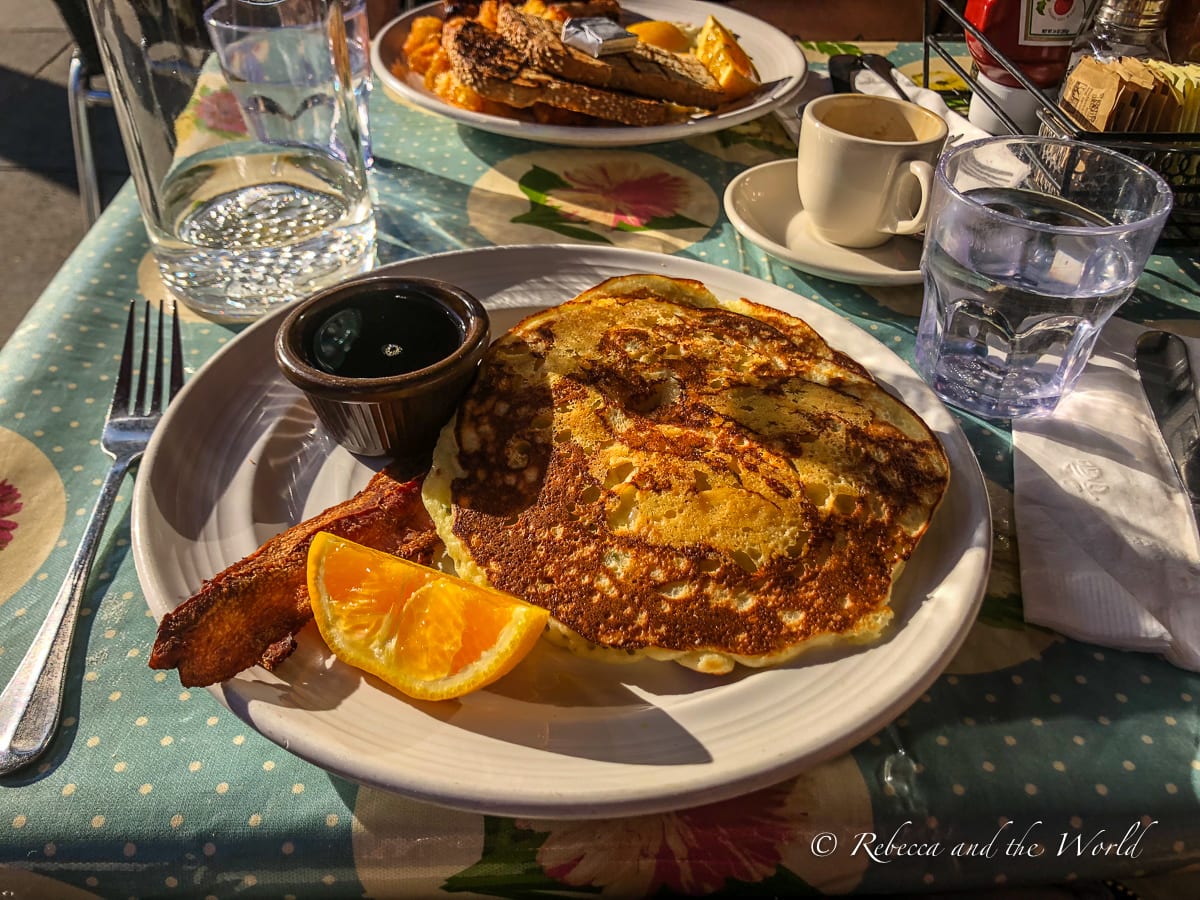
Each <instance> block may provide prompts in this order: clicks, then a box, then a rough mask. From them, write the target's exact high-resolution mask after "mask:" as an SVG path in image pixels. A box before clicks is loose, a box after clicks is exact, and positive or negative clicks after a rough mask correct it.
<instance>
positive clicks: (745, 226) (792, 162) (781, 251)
mask: <svg viewBox="0 0 1200 900" xmlns="http://www.w3.org/2000/svg"><path fill="white" fill-rule="evenodd" d="M798 165H799V162H798V161H797V159H796V158H795V157H794V156H792V157H787V158H785V159H773V160H770V161H769V162H765V163H759V164H758V165H756V166H751V167H750V168H748V169H744V170H743V171H741V172H739V173H738V174H737V175H735V176H734V177H733V178H731V179H730V181H729V184H727V185H726V186H725V191H724V193H723V194H722V198H721V205H722V206H723V208H724V210H725V217H726V218H728V219H729V224H730V225H732V226H733V228H734V230H735V231H737V233H738V234H740V235H741V236H742V237H744V238H745V239H746V240H748V241H749V242H750V243H752V244H754V245H755V246H756V247H758V248H759V249H760V250H762V251H763V252H764V253H766V254H767V255H768V256H771V257H774V258H775V259H777V260H779V261H780V262H781V263H783V264H784V265H786V266H790V267H792V268H794V269H796V270H797V271H800V272H806V273H807V274H809V275H816V276H818V277H820V278H826V279H829V280H830V281H838V282H842V283H844V284H861V285H867V286H881V287H899V286H904V285H912V284H920V283H921V282H922V279H923V275H922V272H921V268H920V265H919V264H918V265H917V267H916V268H914V269H907V270H900V269H896V270H893V271H892V272H891V273H884V272H880V273H879V274H878V275H872V274H870V273H869V272H863V271H861V270H857V271H856V270H854V269H851V268H849V267H846V266H838V265H836V264H822V263H820V262H815V261H810V260H807V259H803V258H801V257H799V256H797V255H796V254H795V253H793V252H792V250H791V248H789V247H786V246H784V245H783V244H780V243H779V242H778V241H775V240H772V238H771V237H770V236H769V235H766V234H764V233H763V232H762V231H760V230H758V229H757V228H753V227H751V225H750V223H749V222H747V221H746V220H745V219H744V218H743V217H742V214H741V213H740V212H739V211H738V209H737V207H736V205H735V199H736V195H737V193H738V191H739V190H741V189H742V188H743V186H744V185H745V184H746V182H747V181H749V180H750V179H751V178H753V177H755V173H758V174H760V175H761V174H762V172H763V170H765V169H768V168H781V169H782V168H784V167H785V166H786V167H789V168H792V169H795V168H796V167H797V166H798ZM816 246H818V247H819V246H820V245H816ZM835 249H836V250H838V251H840V252H842V253H850V252H852V251H849V250H848V249H847V248H835Z"/></svg>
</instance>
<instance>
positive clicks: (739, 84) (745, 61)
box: [694, 16, 758, 100]
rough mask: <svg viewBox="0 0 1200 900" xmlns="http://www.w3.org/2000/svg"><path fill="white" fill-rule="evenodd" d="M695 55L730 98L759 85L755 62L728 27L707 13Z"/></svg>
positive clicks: (697, 39)
mask: <svg viewBox="0 0 1200 900" xmlns="http://www.w3.org/2000/svg"><path fill="white" fill-rule="evenodd" d="M694 52H695V54H696V58H697V59H699V60H700V62H702V63H704V66H705V68H707V69H708V71H709V72H711V73H712V76H713V78H715V79H716V80H717V83H718V84H720V85H721V90H722V91H724V92H725V96H726V97H728V98H729V99H731V100H732V99H734V98H736V97H741V96H743V95H745V94H748V93H750V91H752V90H754V89H755V88H756V87H758V73H757V72H755V70H754V63H752V62H750V57H749V56H747V55H746V51H745V50H743V49H742V47H741V45H740V44H739V43H738V42H737V38H735V37H734V36H733V35H732V34H731V33H730V32H729V29H728V28H726V27H725V26H724V25H722V24H721V23H720V22H718V21H717V20H716V18H714V17H713V16H709V17H708V19H707V20H706V21H705V22H704V27H703V28H701V29H700V34H699V36H698V37H697V38H696V49H695V51H694Z"/></svg>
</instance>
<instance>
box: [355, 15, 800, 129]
mask: <svg viewBox="0 0 1200 900" xmlns="http://www.w3.org/2000/svg"><path fill="white" fill-rule="evenodd" d="M428 16H435V17H438V18H442V17H443V4H442V3H441V2H435V3H430V4H427V5H425V6H421V7H418V8H416V9H413V10H410V11H409V12H406V13H405V14H403V15H401V16H399V17H398V18H396V19H394V20H392V21H391V22H389V23H388V24H387V25H385V26H384V27H383V28H382V29H380V31H379V33H378V34H377V35H376V36H375V38H374V39H373V40H372V42H371V64H372V67H373V68H374V70H375V74H376V75H377V76H378V77H379V79H380V81H381V82H382V83H383V85H384V88H385V92H386V93H388V94H389V95H390V96H392V97H395V98H399V99H400V100H402V101H407V102H409V103H412V104H414V105H416V106H418V107H420V108H422V109H425V110H428V111H430V112H434V113H438V114H440V115H444V116H446V117H448V118H450V119H452V120H454V121H456V122H458V123H460V124H462V125H467V126H470V127H473V128H478V129H480V130H482V131H488V132H491V133H493V134H501V135H507V136H509V137H519V138H524V139H526V140H532V141H539V142H542V143H550V144H562V145H566V146H577V147H624V146H639V145H643V144H653V143H659V142H662V141H672V140H682V139H686V138H689V137H695V136H698V135H702V134H708V133H711V132H714V131H719V130H721V129H723V128H729V127H731V126H733V125H739V124H741V123H743V122H749V121H752V120H754V119H756V118H758V117H760V116H763V115H766V114H767V113H769V112H771V111H773V110H775V109H777V108H779V107H780V106H783V105H784V104H786V103H788V102H789V101H793V100H795V98H796V97H797V95H798V94H799V93H800V90H801V89H802V88H803V86H804V81H805V78H806V77H807V75H808V63H807V61H806V59H805V57H804V53H803V52H802V51H801V50H800V47H799V46H798V45H797V43H796V42H795V41H794V40H793V39H792V38H791V37H789V36H788V35H787V34H785V33H784V32H782V31H780V30H779V29H778V28H775V27H774V26H772V25H770V24H768V23H766V22H764V21H762V20H761V19H758V18H755V17H754V16H751V15H748V14H746V13H742V12H739V11H737V10H734V9H729V8H728V7H725V6H719V5H716V4H712V3H704V2H696V0H628V2H624V3H622V4H621V16H622V24H626V25H628V24H631V23H632V22H636V21H640V20H645V19H655V20H660V21H665V22H673V23H677V24H679V25H680V26H682V28H683V29H684V30H685V31H689V32H693V33H694V32H695V31H698V30H699V29H700V28H701V27H702V26H703V25H704V23H705V21H706V19H707V18H708V17H709V16H714V17H716V18H717V20H718V21H719V22H720V23H721V24H722V25H724V26H725V27H726V28H727V29H728V30H729V32H731V33H732V34H733V35H734V36H735V37H736V39H737V43H738V46H740V48H741V49H742V50H744V51H745V53H746V55H747V56H748V57H749V58H750V61H751V62H752V63H753V66H754V69H755V72H756V74H757V76H758V80H759V82H760V87H759V88H757V89H756V90H754V91H751V92H750V93H749V94H746V95H745V96H743V97H740V98H738V99H735V100H732V101H730V102H726V103H723V104H720V105H718V106H716V107H715V108H713V109H711V110H702V109H697V110H695V112H694V113H692V114H681V112H680V109H679V107H678V106H677V105H673V104H672V103H670V102H668V101H667V100H664V99H660V98H661V97H662V93H661V92H660V90H659V89H658V87H657V86H654V85H651V86H649V87H648V89H646V90H643V91H642V96H636V95H634V93H633V92H632V90H612V89H605V88H599V87H595V86H594V84H593V85H587V84H582V83H577V82H576V81H574V80H572V79H574V78H576V77H581V76H578V75H576V74H574V73H571V74H570V75H568V76H562V75H559V74H557V73H547V72H544V71H541V70H539V69H536V68H533V67H532V66H526V65H524V64H523V62H522V61H524V63H528V62H529V59H528V54H527V53H525V52H524V50H522V51H521V52H518V53H515V54H514V64H513V66H512V67H511V69H510V70H505V69H504V68H503V67H500V68H497V69H496V70H495V71H493V72H489V73H487V79H488V80H489V81H491V82H493V83H496V84H499V85H503V86H504V88H505V91H506V93H505V95H504V96H505V99H507V100H510V101H512V103H514V104H517V105H519V106H521V107H523V108H520V109H514V110H513V111H512V112H511V113H509V112H508V111H506V109H505V106H506V105H505V104H492V103H487V104H484V106H485V108H486V109H488V110H489V111H476V110H474V109H467V108H464V107H463V106H459V105H455V104H454V103H451V102H448V101H447V100H446V99H444V98H443V96H441V95H439V93H438V92H435V91H433V90H430V89H429V88H427V87H426V84H425V81H426V79H425V78H424V77H423V76H422V75H421V74H420V73H418V72H416V71H413V69H412V68H411V67H410V65H409V60H408V58H407V56H406V54H405V51H404V45H405V42H406V41H407V40H408V38H409V35H410V34H411V33H412V31H413V28H414V23H417V22H418V20H420V19H421V18H422V17H428ZM469 24H470V25H472V26H474V24H475V23H473V22H472V23H469ZM418 27H420V26H418ZM475 34H476V36H477V37H480V38H487V39H490V38H491V34H490V33H488V32H486V30H485V29H480V28H476V29H475ZM443 43H445V42H443ZM495 49H496V48H492V47H490V46H489V47H488V48H487V52H486V53H484V54H482V55H486V56H488V57H494V56H496V54H495V53H494V52H493V51H494V50H495ZM653 52H658V51H653ZM619 55H620V54H618V56H619ZM606 59H608V57H599V60H600V61H604V60H606ZM694 61H695V60H694V58H692V59H691V60H685V62H692V63H694ZM614 62H619V60H614ZM518 65H519V66H520V72H519V73H518V72H517V71H516V68H517V66H518ZM531 68H533V71H531ZM509 85H513V87H512V89H511V91H509V90H508V88H509ZM475 86H476V83H475V82H473V83H472V87H475ZM635 87H636V85H635ZM539 90H542V91H544V94H543V97H544V98H549V97H551V96H553V97H555V98H560V97H569V98H570V100H569V101H568V102H569V103H570V107H569V109H568V111H567V112H568V113H570V112H571V111H582V110H586V109H593V108H594V109H595V110H596V111H601V110H603V111H604V115H605V116H608V115H610V114H613V113H611V110H612V109H613V108H616V109H617V110H618V112H616V113H615V115H618V116H620V117H622V118H624V119H626V120H627V121H629V122H631V123H635V124H623V123H622V122H618V121H605V120H603V119H600V118H592V117H588V116H579V115H576V116H572V115H570V114H568V115H564V116H561V117H559V116H555V115H551V116H550V117H549V118H548V119H547V117H545V116H540V117H538V118H535V117H534V113H533V111H532V110H533V107H532V106H531V105H530V104H531V103H532V101H533V99H534V98H535V96H536V95H537V94H538V92H539ZM539 107H540V108H542V109H544V108H545V107H544V105H543V104H542V103H541V102H539ZM494 109H500V110H501V111H502V112H503V114H495V113H493V112H491V111H490V110H494ZM559 111H560V110H557V109H556V110H553V111H552V112H555V113H557V112H559ZM514 116H516V117H514ZM558 121H569V122H570V124H557V122H558ZM576 122H578V123H576Z"/></svg>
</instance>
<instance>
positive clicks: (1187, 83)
mask: <svg viewBox="0 0 1200 900" xmlns="http://www.w3.org/2000/svg"><path fill="white" fill-rule="evenodd" d="M1061 105H1062V107H1063V109H1065V110H1066V111H1067V112H1069V113H1072V114H1073V115H1074V117H1075V118H1077V119H1078V120H1079V121H1080V123H1081V124H1086V125H1087V126H1088V127H1090V128H1092V129H1093V130H1095V131H1110V132H1120V131H1139V132H1163V133H1167V132H1192V131H1196V130H1197V129H1198V128H1200V65H1197V64H1195V63H1187V64H1181V65H1176V64H1173V63H1169V62H1166V61H1164V60H1157V59H1145V60H1143V59H1137V58H1135V57H1130V56H1124V57H1121V58H1119V59H1111V60H1099V59H1096V58H1095V57H1092V56H1085V57H1084V58H1083V59H1081V60H1080V61H1079V64H1078V65H1077V66H1076V67H1075V68H1074V69H1072V70H1071V72H1070V74H1068V75H1067V80H1066V83H1065V84H1064V85H1063V91H1062V98H1061Z"/></svg>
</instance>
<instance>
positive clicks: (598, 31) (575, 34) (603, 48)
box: [561, 16, 638, 59]
mask: <svg viewBox="0 0 1200 900" xmlns="http://www.w3.org/2000/svg"><path fill="white" fill-rule="evenodd" d="M561 37H562V42H563V43H564V44H566V45H567V46H568V47H574V48H575V49H576V50H582V51H583V52H584V53H587V54H589V55H591V56H594V57H596V58H597V59H599V58H600V57H601V56H607V55H608V54H610V53H625V52H627V51H629V50H632V49H633V48H634V47H636V46H637V42H638V36H637V35H636V34H634V33H633V32H632V31H626V30H625V29H624V28H622V27H621V26H620V25H618V24H617V23H616V22H614V21H613V20H612V19H608V18H605V17H604V16H587V17H583V18H570V19H567V21H565V22H563V26H562V35H561Z"/></svg>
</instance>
